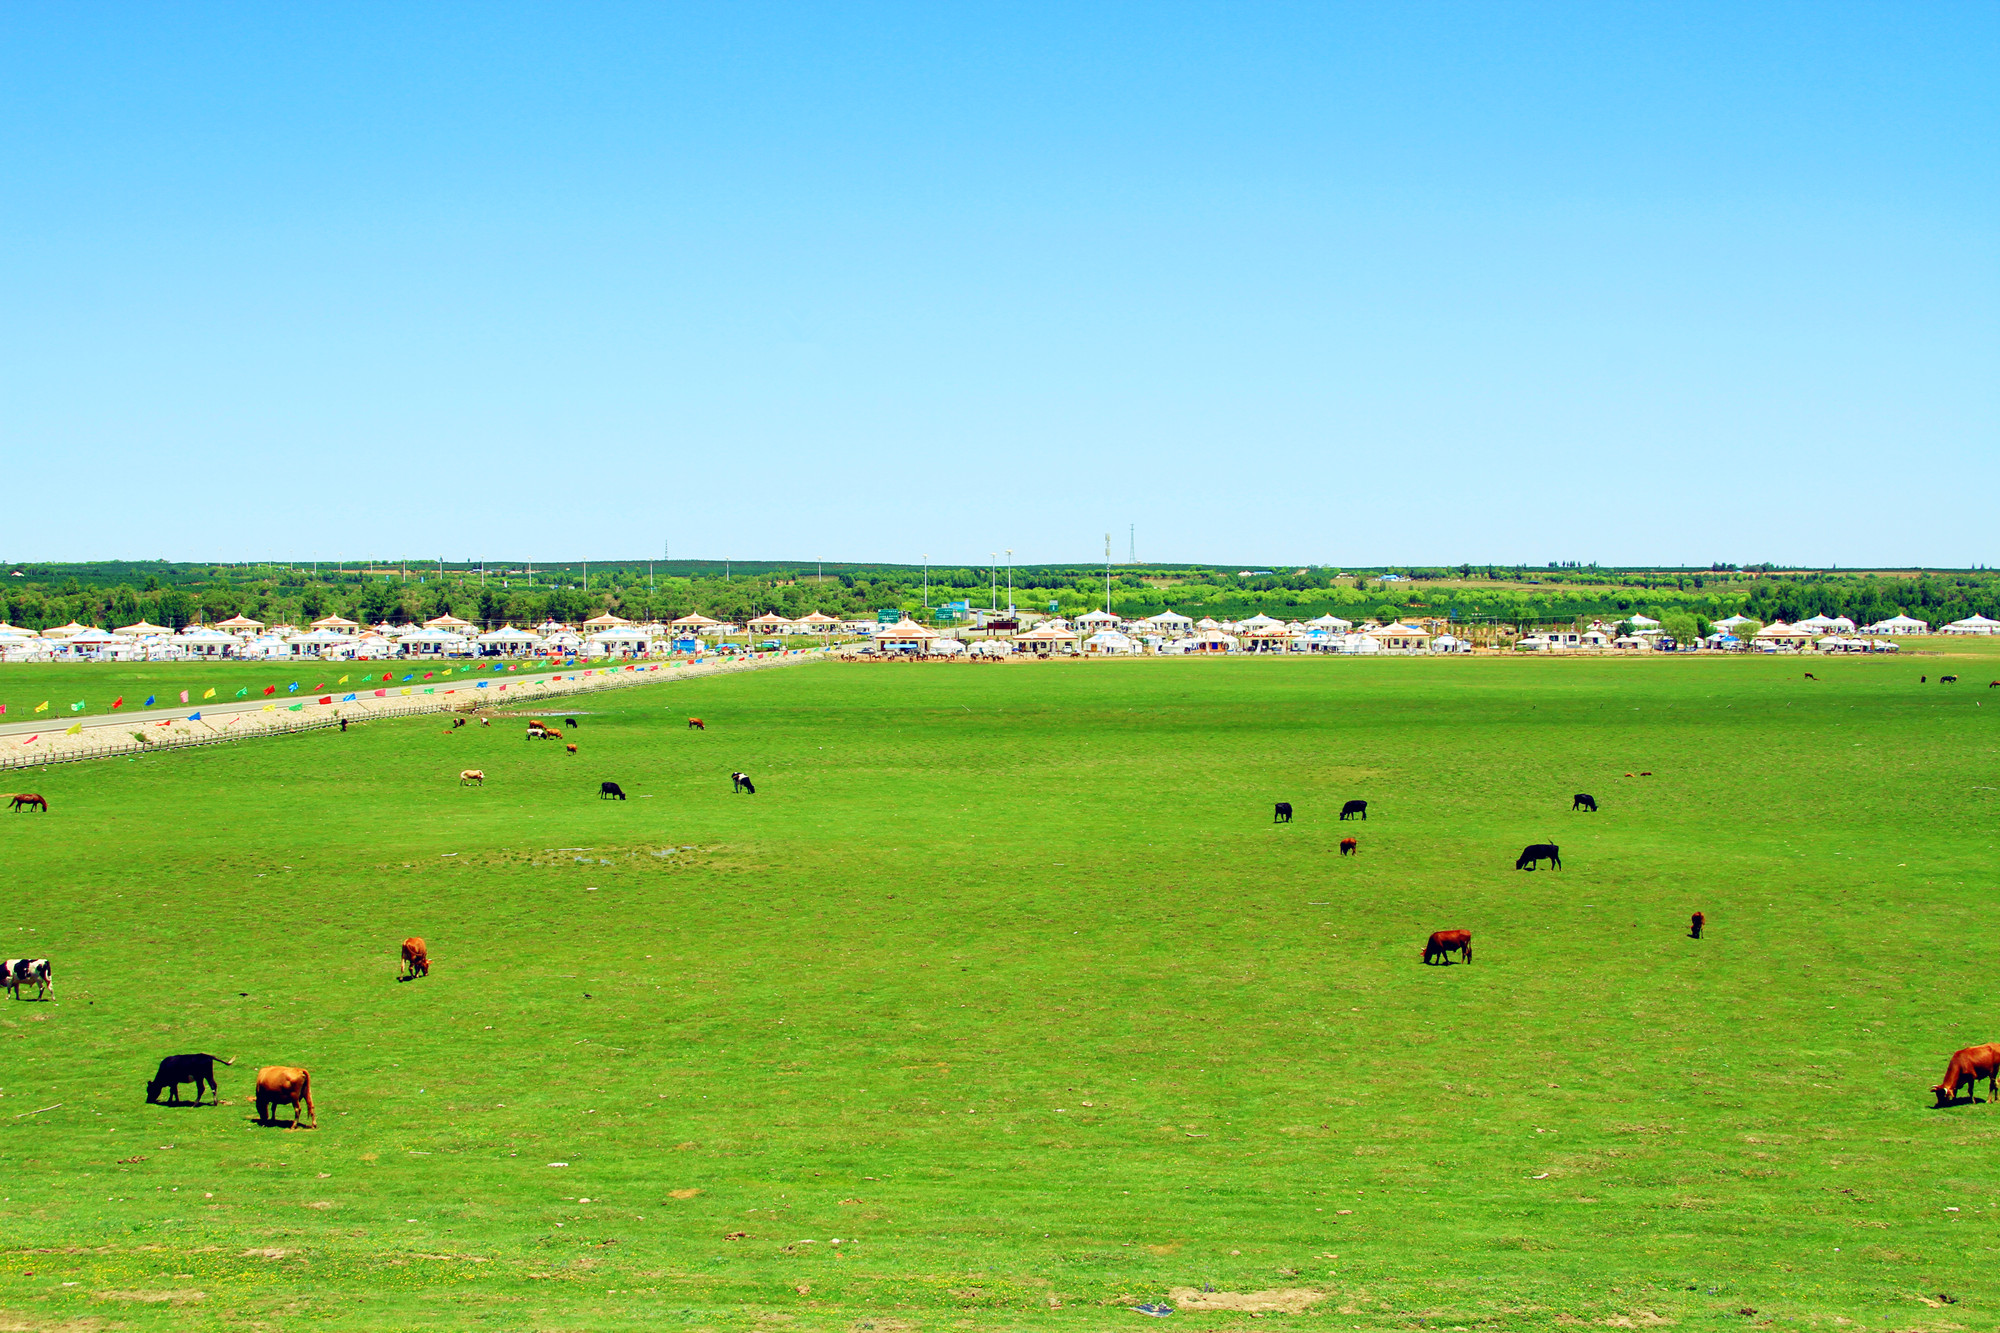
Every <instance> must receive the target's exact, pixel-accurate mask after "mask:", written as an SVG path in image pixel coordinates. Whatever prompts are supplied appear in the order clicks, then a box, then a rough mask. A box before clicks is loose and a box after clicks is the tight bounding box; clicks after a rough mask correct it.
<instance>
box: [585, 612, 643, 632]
mask: <svg viewBox="0 0 2000 1333" xmlns="http://www.w3.org/2000/svg"><path fill="white" fill-rule="evenodd" d="M631 623H632V622H631V621H629V620H627V619H626V618H625V617H623V616H614V615H612V614H611V613H610V612H609V611H606V612H605V613H604V614H603V615H601V616H592V617H591V618H590V619H588V620H586V621H584V622H583V627H584V628H585V629H623V628H624V627H625V626H627V625H629V624H631Z"/></svg>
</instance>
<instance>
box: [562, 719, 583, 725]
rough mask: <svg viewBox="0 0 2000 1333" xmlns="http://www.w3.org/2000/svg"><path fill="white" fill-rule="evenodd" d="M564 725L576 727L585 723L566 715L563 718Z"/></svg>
mask: <svg viewBox="0 0 2000 1333" xmlns="http://www.w3.org/2000/svg"><path fill="white" fill-rule="evenodd" d="M563 725H564V726H565V727H576V726H581V725H583V724H582V723H580V722H578V721H577V720H576V719H575V718H573V717H566V718H564V719H563Z"/></svg>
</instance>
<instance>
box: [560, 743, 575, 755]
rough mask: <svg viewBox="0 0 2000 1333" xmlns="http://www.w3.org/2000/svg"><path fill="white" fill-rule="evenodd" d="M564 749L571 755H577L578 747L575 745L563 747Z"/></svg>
mask: <svg viewBox="0 0 2000 1333" xmlns="http://www.w3.org/2000/svg"><path fill="white" fill-rule="evenodd" d="M563 749H565V750H568V751H569V752H570V753H571V754H575V753H576V747H575V746H574V745H565V746H563Z"/></svg>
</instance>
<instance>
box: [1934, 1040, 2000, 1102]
mask: <svg viewBox="0 0 2000 1333" xmlns="http://www.w3.org/2000/svg"><path fill="white" fill-rule="evenodd" d="M1982 1078H1983V1079H1985V1080H1986V1099H1987V1101H1988V1102H1991V1101H1992V1100H1993V1099H1994V1098H1995V1097H1996V1096H2000V1046H1995V1045H1992V1044H1991V1043H1989V1044H1987V1045H1985V1046H1968V1047H1966V1048H1965V1049H1964V1050H1962V1051H1954V1052H1952V1056H1951V1064H1950V1065H1949V1066H1947V1067H1946V1069H1945V1071H1944V1082H1942V1083H1940V1084H1938V1085H1937V1086H1936V1087H1935V1088H1932V1089H1931V1091H1932V1092H1934V1093H1936V1094H1937V1104H1938V1105H1939V1106H1950V1105H1951V1104H1952V1103H1953V1102H1955V1101H1957V1100H1958V1090H1959V1089H1960V1088H1964V1089H1965V1091H1966V1095H1967V1096H1969V1097H1971V1098H1972V1099H1973V1100H1974V1101H1977V1100H1979V1080H1980V1079H1982Z"/></svg>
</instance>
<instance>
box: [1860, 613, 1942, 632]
mask: <svg viewBox="0 0 2000 1333" xmlns="http://www.w3.org/2000/svg"><path fill="white" fill-rule="evenodd" d="M1930 627H1931V626H1930V622H1929V621H1927V620H1918V619H1916V618H1914V617H1912V616H1900V615H1898V616H1890V617H1889V618H1888V619H1887V620H1878V621H1876V622H1875V623H1874V624H1872V625H1870V626H1869V627H1868V628H1869V629H1872V630H1900V631H1908V630H1926V629H1929V628H1930Z"/></svg>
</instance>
